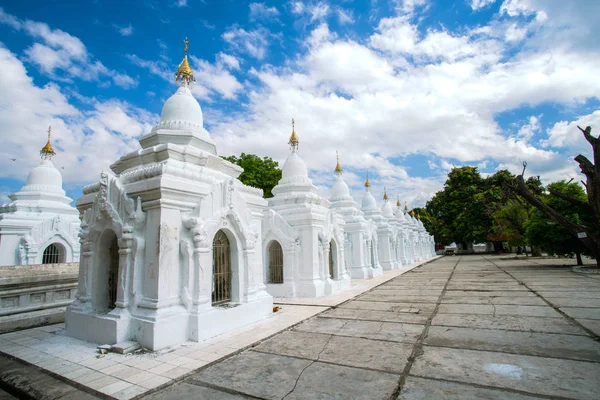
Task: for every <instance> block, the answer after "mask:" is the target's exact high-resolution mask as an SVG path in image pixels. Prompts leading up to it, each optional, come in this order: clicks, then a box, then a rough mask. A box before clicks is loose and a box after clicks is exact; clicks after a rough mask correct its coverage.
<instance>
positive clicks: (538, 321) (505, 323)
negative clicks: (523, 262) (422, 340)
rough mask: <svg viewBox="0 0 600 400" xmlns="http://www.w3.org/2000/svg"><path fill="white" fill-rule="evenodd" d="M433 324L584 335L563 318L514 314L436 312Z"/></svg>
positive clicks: (578, 328)
mask: <svg viewBox="0 0 600 400" xmlns="http://www.w3.org/2000/svg"><path fill="white" fill-rule="evenodd" d="M432 324H433V325H444V326H456V327H465V328H468V327H471V328H480V329H499V330H512V331H523V332H546V333H564V334H570V335H585V334H586V333H585V332H584V331H583V330H582V329H581V328H580V327H578V326H577V325H575V324H574V323H572V322H570V321H569V320H567V319H565V318H562V317H561V318H540V317H523V316H514V315H496V316H493V315H469V314H437V315H436V316H435V317H434V318H433V321H432Z"/></svg>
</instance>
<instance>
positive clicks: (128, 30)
mask: <svg viewBox="0 0 600 400" xmlns="http://www.w3.org/2000/svg"><path fill="white" fill-rule="evenodd" d="M115 28H116V29H117V31H118V32H119V34H121V36H131V35H133V26H132V25H131V24H129V25H127V26H118V25H115Z"/></svg>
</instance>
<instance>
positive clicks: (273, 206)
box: [263, 120, 350, 297]
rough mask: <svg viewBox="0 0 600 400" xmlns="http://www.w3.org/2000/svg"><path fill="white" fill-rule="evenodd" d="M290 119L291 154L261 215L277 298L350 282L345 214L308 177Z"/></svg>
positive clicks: (314, 293)
mask: <svg viewBox="0 0 600 400" xmlns="http://www.w3.org/2000/svg"><path fill="white" fill-rule="evenodd" d="M298 144H299V141H298V136H297V135H296V131H295V129H294V121H293V120H292V134H291V136H290V140H289V145H290V146H291V153H290V156H289V157H288V158H287V160H286V161H285V164H284V165H283V168H282V171H281V175H282V177H281V180H280V181H279V183H278V184H277V186H275V187H274V188H273V194H274V196H273V197H272V198H270V199H269V210H268V214H266V216H265V219H264V220H263V235H264V236H263V249H264V254H265V260H266V263H265V265H266V268H265V282H267V290H268V291H269V293H271V294H272V295H273V296H275V297H319V296H323V295H327V294H332V293H336V292H338V291H340V290H343V289H345V288H349V287H350V277H349V275H348V274H347V272H346V262H345V260H344V257H345V254H344V253H345V252H344V247H345V240H344V239H345V238H344V219H343V217H342V216H341V215H340V214H337V213H336V212H334V211H333V210H331V209H330V208H329V206H330V203H329V201H328V200H327V199H324V198H322V197H321V196H319V194H318V189H317V187H316V186H315V185H313V183H312V181H311V180H310V178H309V177H308V169H307V168H306V164H305V163H304V161H303V160H302V158H300V155H299V154H298Z"/></svg>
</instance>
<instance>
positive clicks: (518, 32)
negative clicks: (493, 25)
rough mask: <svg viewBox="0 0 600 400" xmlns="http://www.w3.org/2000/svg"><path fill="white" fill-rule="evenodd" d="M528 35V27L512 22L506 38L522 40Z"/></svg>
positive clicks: (512, 40) (514, 40) (508, 39)
mask: <svg viewBox="0 0 600 400" xmlns="http://www.w3.org/2000/svg"><path fill="white" fill-rule="evenodd" d="M526 35H527V28H520V27H518V25H517V24H516V23H514V24H511V25H510V26H509V27H508V29H507V30H506V34H505V35H504V38H505V39H506V41H508V42H520V41H521V40H523V39H524V38H525V36H526Z"/></svg>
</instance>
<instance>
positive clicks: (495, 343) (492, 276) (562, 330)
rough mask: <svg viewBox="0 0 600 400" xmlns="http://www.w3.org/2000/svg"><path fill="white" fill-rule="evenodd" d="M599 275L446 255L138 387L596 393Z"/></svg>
mask: <svg viewBox="0 0 600 400" xmlns="http://www.w3.org/2000/svg"><path fill="white" fill-rule="evenodd" d="M538 262H540V263H544V262H546V260H539V261H538ZM561 262H564V260H562V261H561ZM599 278H600V276H584V275H580V274H576V273H573V272H571V270H570V269H569V268H560V267H556V266H544V265H540V264H537V263H536V262H531V261H521V260H519V261H517V260H503V259H500V258H498V257H482V256H466V257H445V258H442V259H440V260H438V261H436V262H434V263H431V264H427V265H425V266H423V267H420V268H417V269H415V270H413V271H411V272H409V273H407V274H405V275H403V276H401V277H398V278H396V279H394V280H392V281H390V282H388V283H386V284H384V285H381V286H379V287H377V288H375V289H374V290H371V291H370V292H367V293H364V294H362V295H361V296H358V297H357V298H356V299H354V300H351V301H348V302H346V303H345V304H343V305H341V306H339V307H337V308H335V309H331V310H328V311H326V312H324V313H322V314H320V315H319V316H317V317H315V318H311V319H309V320H307V321H305V322H304V323H302V324H300V325H298V326H296V327H295V328H293V329H291V330H289V331H286V332H283V333H281V334H279V335H277V336H275V337H273V338H271V339H270V340H267V341H265V342H264V343H262V344H260V345H258V346H256V347H255V348H253V349H251V350H249V351H246V352H244V353H241V354H239V355H237V356H234V357H231V358H229V359H227V360H225V361H222V362H220V363H218V364H215V365H213V366H210V367H208V368H205V369H203V370H201V371H199V372H197V373H195V374H192V375H190V376H188V377H187V378H185V379H184V380H183V381H181V382H180V383H178V384H175V385H172V386H171V387H169V388H166V389H163V390H161V391H158V392H156V393H154V394H152V395H150V396H148V397H146V398H148V399H176V398H192V397H193V398H205V399H244V398H261V399H396V398H398V399H406V400H408V399H438V398H451V399H458V398H460V399H532V398H576V399H598V398H600V342H599V338H598V336H597V335H600V279H599Z"/></svg>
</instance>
